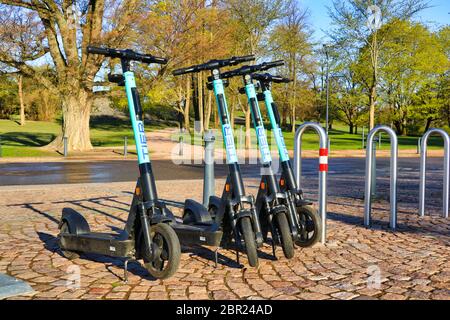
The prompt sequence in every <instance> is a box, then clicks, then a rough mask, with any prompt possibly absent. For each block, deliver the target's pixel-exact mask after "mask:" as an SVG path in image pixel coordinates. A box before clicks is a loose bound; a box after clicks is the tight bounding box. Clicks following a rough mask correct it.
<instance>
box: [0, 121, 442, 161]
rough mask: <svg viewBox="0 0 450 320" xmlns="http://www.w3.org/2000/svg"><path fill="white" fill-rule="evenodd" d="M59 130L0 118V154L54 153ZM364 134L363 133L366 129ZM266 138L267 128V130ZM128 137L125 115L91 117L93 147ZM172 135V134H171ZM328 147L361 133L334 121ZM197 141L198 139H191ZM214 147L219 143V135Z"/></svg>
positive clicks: (356, 139) (346, 143)
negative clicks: (51, 146)
mask: <svg viewBox="0 0 450 320" xmlns="http://www.w3.org/2000/svg"><path fill="white" fill-rule="evenodd" d="M164 127H165V126H164V125H154V124H152V125H150V126H149V125H148V126H147V129H148V130H156V129H161V128H164ZM239 127H240V126H236V128H235V136H236V140H238V135H239ZM60 130H61V125H60V123H59V122H58V121H56V122H44V121H27V122H26V125H25V126H23V127H22V126H20V125H19V124H18V123H17V122H16V121H12V120H0V140H1V142H0V144H1V149H2V156H3V157H38V156H55V155H57V154H56V153H55V152H49V151H45V150H42V149H41V148H40V147H42V146H45V145H46V144H48V143H49V142H50V141H52V140H53V139H54V138H55V137H56V136H57V134H58V133H59V132H60ZM366 134H367V133H366ZM268 135H269V140H270V137H271V136H272V135H271V132H270V131H268ZM125 136H127V137H128V144H129V145H133V144H134V139H133V134H132V130H131V124H130V123H129V121H128V120H127V119H118V118H112V117H93V118H92V119H91V141H92V144H93V146H94V147H112V146H122V145H123V140H124V137H125ZM284 136H285V140H286V145H287V147H288V148H289V149H293V147H294V135H293V133H291V132H285V133H284ZM252 137H253V139H252V140H253V141H254V142H253V147H255V146H256V137H255V135H254V131H253V130H252ZM174 138H176V137H174ZM330 139H331V149H332V150H333V149H334V150H357V149H361V134H358V135H351V134H349V133H348V130H347V127H346V126H344V125H339V124H338V125H335V126H334V129H333V130H332V131H331V132H330ZM388 139H389V138H388V136H387V135H386V134H383V137H382V149H388V148H389V143H388ZM417 139H418V137H399V148H400V149H415V148H416V146H417ZM194 143H196V144H200V143H201V141H196V142H194ZM442 144H443V143H442V139H441V138H440V137H436V136H433V137H431V138H430V140H429V146H430V148H432V149H433V148H440V147H442ZM216 145H217V147H218V146H220V145H221V142H220V139H218V141H217V144H216ZM317 146H318V137H317V135H316V134H315V133H314V132H312V131H308V132H306V133H305V135H304V137H303V148H304V149H305V150H315V149H317Z"/></svg>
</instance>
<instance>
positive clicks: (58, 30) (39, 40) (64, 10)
mask: <svg viewBox="0 0 450 320" xmlns="http://www.w3.org/2000/svg"><path fill="white" fill-rule="evenodd" d="M0 5H1V9H2V12H3V14H2V16H1V18H0V19H1V21H0V23H1V26H0V40H1V42H2V46H1V47H0V62H2V63H3V64H5V65H6V66H7V67H8V68H9V69H10V70H13V71H18V72H21V73H22V74H23V75H24V76H27V77H31V78H33V79H35V81H37V82H39V83H41V84H42V85H43V86H45V88H46V89H47V90H49V91H51V92H52V93H54V94H56V95H57V96H58V97H59V99H60V101H61V108H62V115H63V124H62V133H61V134H60V135H58V136H57V138H56V139H55V140H54V141H53V142H52V143H51V144H50V145H49V148H57V149H61V148H62V145H63V137H64V136H66V137H68V147H69V150H80V151H84V150H89V149H92V144H91V141H90V136H89V119H90V112H91V106H92V101H93V90H92V88H93V80H94V77H95V75H96V74H97V72H98V71H99V69H100V67H101V63H102V61H103V59H104V57H101V56H95V55H88V54H87V52H86V48H87V46H88V45H89V44H96V45H106V46H110V47H118V46H120V45H123V44H124V39H125V35H126V33H127V31H128V30H129V28H130V26H131V25H132V21H133V19H134V17H136V16H137V12H138V10H139V2H138V1H137V0H126V1H119V2H116V1H110V2H107V5H105V1H104V0H86V1H56V0H45V1H44V0H32V1H28V0H0ZM105 18H106V19H107V21H108V23H107V24H106V23H105V20H106V19H105ZM44 56H46V57H49V58H50V59H51V61H52V64H53V66H54V68H55V72H56V79H54V81H52V79H48V78H45V77H42V76H40V75H39V73H37V72H36V71H35V70H34V69H33V67H31V66H30V64H29V63H28V62H31V61H34V60H36V59H39V58H42V57H44Z"/></svg>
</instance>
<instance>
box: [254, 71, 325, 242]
mask: <svg viewBox="0 0 450 320" xmlns="http://www.w3.org/2000/svg"><path fill="white" fill-rule="evenodd" d="M252 78H253V79H254V80H257V81H259V88H260V89H261V92H260V93H258V100H259V101H264V102H265V105H266V108H267V113H268V115H269V120H270V124H271V127H272V131H273V134H274V136H275V141H276V144H277V148H278V153H279V156H280V160H281V177H280V181H279V184H280V187H281V190H282V192H285V193H286V194H287V196H288V198H289V201H288V203H290V204H291V206H292V204H294V207H295V210H296V212H297V216H298V219H295V220H296V221H297V222H296V225H297V228H298V236H297V237H296V238H295V244H296V245H298V246H300V247H310V246H312V245H314V244H315V243H316V242H317V241H318V240H319V239H320V234H321V228H322V224H321V218H320V215H319V213H318V212H317V210H315V209H314V208H313V207H312V206H311V205H312V203H311V202H309V201H306V200H305V199H304V198H303V192H302V190H300V189H299V188H298V186H297V184H296V182H295V178H294V172H293V169H292V165H291V161H290V158H289V153H288V151H287V148H286V144H285V142H284V137H283V132H282V130H281V128H280V114H279V112H278V107H277V105H276V104H275V103H274V100H273V97H272V92H271V85H272V83H289V82H291V81H292V80H290V79H287V78H283V77H280V76H273V75H271V74H269V73H264V74H253V75H252Z"/></svg>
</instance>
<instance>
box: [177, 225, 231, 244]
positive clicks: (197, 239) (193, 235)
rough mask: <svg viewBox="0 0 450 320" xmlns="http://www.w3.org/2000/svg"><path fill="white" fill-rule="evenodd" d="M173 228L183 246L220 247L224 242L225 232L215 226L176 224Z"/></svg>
mask: <svg viewBox="0 0 450 320" xmlns="http://www.w3.org/2000/svg"><path fill="white" fill-rule="evenodd" d="M171 226H172V228H173V229H174V230H175V232H176V234H177V235H178V238H179V240H180V243H181V244H183V245H205V246H211V247H218V246H220V242H221V241H222V236H223V232H222V231H221V230H219V229H218V227H217V225H215V224H211V225H186V224H181V223H174V224H172V225H171Z"/></svg>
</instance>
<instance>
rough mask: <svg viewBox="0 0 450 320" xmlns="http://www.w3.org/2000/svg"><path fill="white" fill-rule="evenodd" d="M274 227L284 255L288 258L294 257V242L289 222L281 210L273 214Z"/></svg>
mask: <svg viewBox="0 0 450 320" xmlns="http://www.w3.org/2000/svg"><path fill="white" fill-rule="evenodd" d="M275 221H276V224H277V225H276V227H277V229H278V234H279V235H280V238H281V247H282V248H283V253H284V256H285V257H286V258H288V259H291V258H293V257H294V254H295V251H294V242H293V241H292V235H291V230H290V228H289V223H288V220H287V218H286V214H285V213H283V212H281V213H278V214H277V215H276V216H275Z"/></svg>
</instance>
